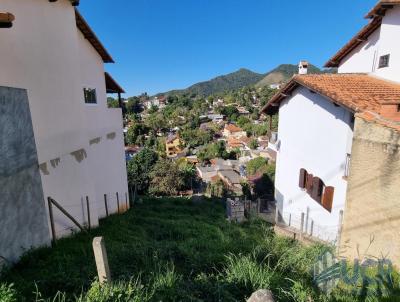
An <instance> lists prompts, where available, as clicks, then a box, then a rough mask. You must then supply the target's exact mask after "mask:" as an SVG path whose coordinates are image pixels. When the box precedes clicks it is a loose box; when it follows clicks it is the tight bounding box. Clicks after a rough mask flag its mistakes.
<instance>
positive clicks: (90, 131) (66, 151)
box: [0, 0, 128, 261]
mask: <svg viewBox="0 0 400 302" xmlns="http://www.w3.org/2000/svg"><path fill="white" fill-rule="evenodd" d="M78 4H79V1H76V0H75V1H72V0H71V1H69V0H58V1H48V0H18V1H15V0H2V1H1V8H0V10H1V13H0V40H1V47H0V66H1V68H0V112H1V118H0V129H1V130H0V132H2V135H0V137H1V138H0V141H1V142H0V150H1V154H2V156H1V158H0V195H1V196H2V198H1V211H0V228H1V229H2V230H8V231H7V232H3V231H1V232H0V242H1V244H0V256H1V257H4V258H6V259H8V260H10V261H14V260H16V259H17V258H18V257H19V256H20V255H21V254H22V253H24V252H26V250H29V249H30V248H32V247H38V246H43V245H47V244H49V243H50V241H51V239H53V238H54V237H57V238H59V237H61V236H64V235H68V234H71V232H75V231H76V230H78V227H77V226H76V225H75V224H74V223H73V222H72V221H71V220H70V219H69V218H67V217H66V216H65V215H63V214H62V213H61V211H59V210H58V209H56V208H53V211H52V212H51V214H50V210H49V206H48V197H51V198H52V199H54V200H55V201H56V202H57V203H58V204H59V205H61V206H62V207H63V208H64V209H65V210H66V211H67V212H68V213H69V214H70V215H71V216H72V217H74V219H75V220H76V221H77V222H78V223H79V224H80V225H81V226H83V225H89V224H90V225H91V226H92V227H94V226H96V225H98V221H99V218H101V217H104V216H106V215H107V213H116V212H118V206H117V201H118V199H119V202H120V204H121V206H122V205H123V204H124V205H125V204H126V203H127V201H128V200H127V198H128V196H127V192H128V183H127V175H126V162H125V156H124V154H125V152H124V139H123V129H122V127H123V126H122V111H121V108H108V107H107V93H119V94H120V93H122V92H123V89H122V88H121V86H120V85H118V84H117V83H116V81H115V80H114V79H113V78H112V77H111V75H109V74H107V73H105V70H104V66H105V64H106V63H113V62H114V60H113V58H112V57H111V55H110V54H109V52H108V51H107V49H106V48H105V47H104V46H103V44H102V43H101V42H100V40H99V38H98V37H97V36H96V34H95V32H94V31H93V30H92V29H91V28H90V26H89V25H88V23H87V22H86V21H85V19H84V18H83V16H82V15H81V14H80V13H79V11H78V10H77V8H76V6H77V5H78ZM5 15H7V16H9V18H8V19H6V18H5ZM11 16H12V17H11ZM3 198H4V199H3ZM105 198H106V199H107V201H108V209H106V207H105ZM50 217H52V218H53V219H52V220H53V222H54V223H51V219H50Z"/></svg>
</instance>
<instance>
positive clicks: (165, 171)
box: [149, 159, 185, 196]
mask: <svg viewBox="0 0 400 302" xmlns="http://www.w3.org/2000/svg"><path fill="white" fill-rule="evenodd" d="M150 178H151V181H150V186H149V193H150V194H154V195H158V196H171V195H177V194H178V192H179V191H180V190H182V188H183V187H184V184H185V181H184V175H183V173H182V172H181V171H180V170H179V167H178V166H177V164H176V163H175V162H173V161H170V160H168V159H161V160H159V161H158V162H157V163H156V164H155V165H154V166H153V168H152V170H151V172H150Z"/></svg>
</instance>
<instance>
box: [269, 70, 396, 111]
mask: <svg viewBox="0 0 400 302" xmlns="http://www.w3.org/2000/svg"><path fill="white" fill-rule="evenodd" d="M299 85H301V86H304V87H307V88H309V89H310V90H312V91H314V92H316V93H319V94H320V95H322V96H324V97H326V98H328V99H330V100H332V101H333V102H335V103H337V104H339V105H342V106H344V107H347V108H349V109H350V110H352V111H354V112H364V111H372V112H375V113H377V114H379V113H380V112H381V106H382V105H384V104H400V84H396V83H393V82H389V81H385V80H382V79H378V78H376V77H372V76H369V75H367V74H323V75H296V76H294V77H293V78H292V80H291V81H290V82H289V83H288V84H286V85H285V86H284V87H283V88H282V89H281V90H280V91H279V92H278V93H277V94H276V95H275V96H274V97H273V98H272V99H271V100H270V101H269V102H268V104H267V105H266V106H265V107H264V108H263V111H264V112H268V111H270V110H271V109H273V107H275V110H276V108H277V107H278V104H279V103H280V102H281V101H282V100H283V99H285V98H286V97H287V96H288V95H290V93H291V92H292V91H293V90H294V89H295V88H297V87H298V86H299Z"/></svg>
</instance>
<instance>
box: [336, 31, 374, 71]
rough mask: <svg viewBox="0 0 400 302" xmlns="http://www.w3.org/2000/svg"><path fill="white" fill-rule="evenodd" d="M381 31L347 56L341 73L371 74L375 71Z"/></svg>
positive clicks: (342, 63) (342, 64) (341, 66)
mask: <svg viewBox="0 0 400 302" xmlns="http://www.w3.org/2000/svg"><path fill="white" fill-rule="evenodd" d="M379 36H380V29H377V30H376V31H375V32H374V33H373V34H372V35H371V36H369V37H368V41H365V42H364V43H362V44H361V45H359V46H358V47H357V48H356V49H354V50H353V51H352V52H351V53H350V54H349V55H347V56H346V57H345V58H344V59H343V60H342V62H341V64H340V66H339V69H338V72H339V73H370V72H373V71H374V69H375V64H376V55H377V48H378V41H379Z"/></svg>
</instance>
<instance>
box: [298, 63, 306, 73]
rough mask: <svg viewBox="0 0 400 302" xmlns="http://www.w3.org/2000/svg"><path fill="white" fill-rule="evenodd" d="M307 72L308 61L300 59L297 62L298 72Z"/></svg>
mask: <svg viewBox="0 0 400 302" xmlns="http://www.w3.org/2000/svg"><path fill="white" fill-rule="evenodd" d="M307 72H308V62H307V61H300V63H299V74H307Z"/></svg>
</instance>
